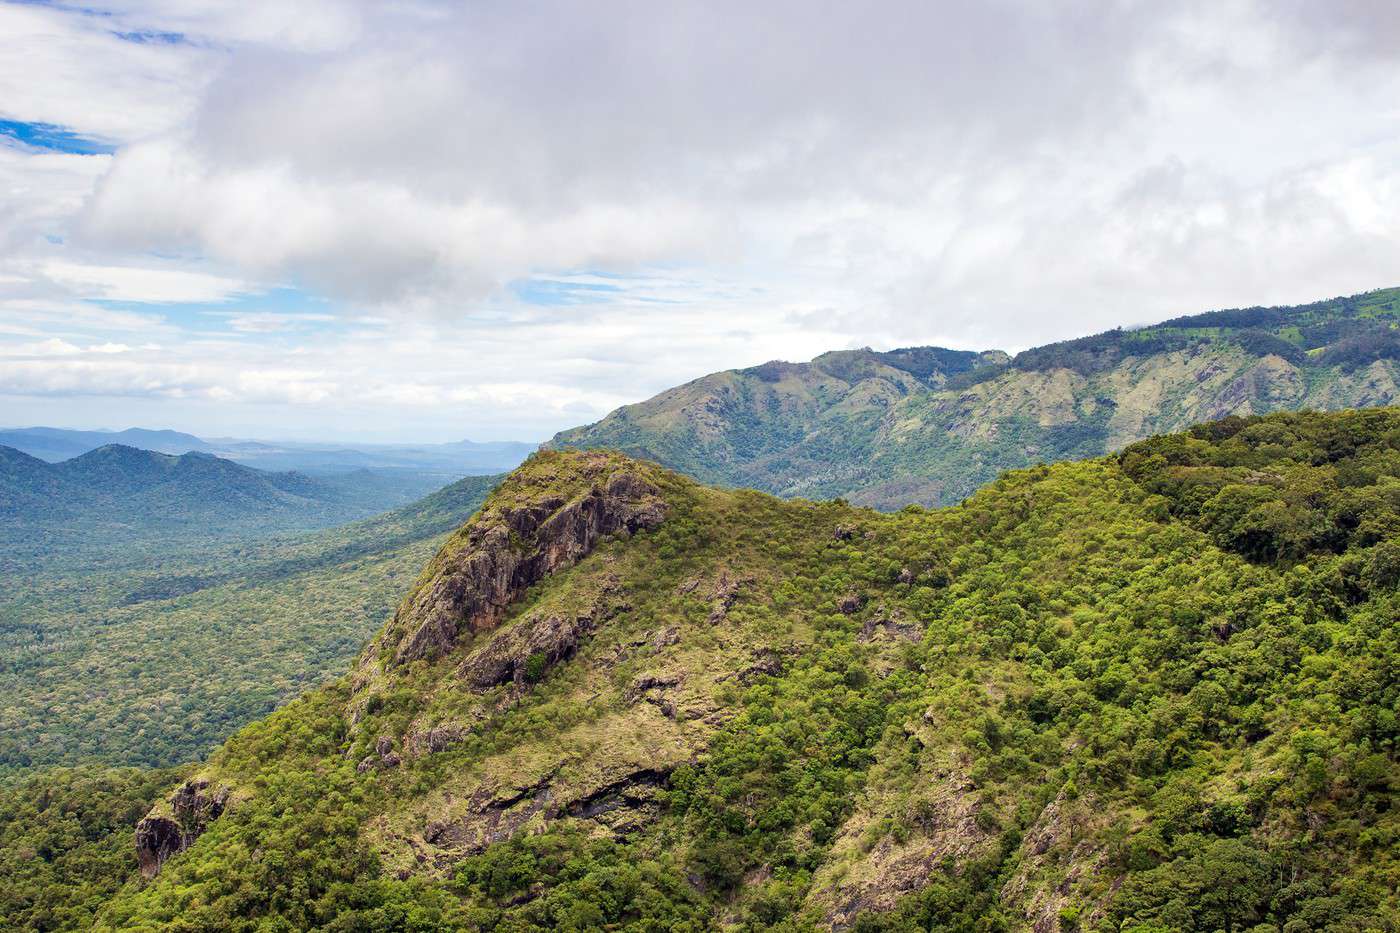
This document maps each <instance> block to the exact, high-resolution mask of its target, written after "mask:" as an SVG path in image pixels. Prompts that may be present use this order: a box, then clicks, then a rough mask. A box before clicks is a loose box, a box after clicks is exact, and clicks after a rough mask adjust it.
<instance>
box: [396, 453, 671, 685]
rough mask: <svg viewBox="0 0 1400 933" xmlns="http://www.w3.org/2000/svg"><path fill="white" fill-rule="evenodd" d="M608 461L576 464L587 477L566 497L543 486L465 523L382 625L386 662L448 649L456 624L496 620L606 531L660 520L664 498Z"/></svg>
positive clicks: (476, 628)
mask: <svg viewBox="0 0 1400 933" xmlns="http://www.w3.org/2000/svg"><path fill="white" fill-rule="evenodd" d="M609 466H610V464H609V463H608V461H606V460H601V461H598V462H596V463H592V462H589V461H585V462H584V463H582V464H581V465H580V467H579V469H580V470H581V471H583V472H584V473H585V474H588V472H589V471H590V469H591V470H592V471H593V473H594V475H591V476H589V478H590V479H592V480H593V483H592V485H591V487H590V488H589V489H588V490H587V492H585V493H584V494H583V495H581V496H577V497H575V498H573V499H571V500H566V499H565V498H564V497H563V496H560V495H558V494H550V493H545V494H543V495H541V496H540V497H539V498H536V499H534V500H533V501H529V502H526V503H524V504H519V505H502V506H500V507H498V508H497V509H495V510H493V511H492V512H491V513H490V514H487V513H483V514H482V516H481V517H480V518H479V519H478V520H477V521H476V522H475V523H474V524H472V525H470V526H469V527H468V528H467V529H466V530H465V535H466V540H465V542H464V544H462V545H459V546H458V547H457V548H456V550H455V551H449V550H448V549H447V548H445V549H444V552H443V553H442V554H440V555H439V558H438V560H437V561H435V563H436V564H437V567H436V571H435V572H434V573H433V574H432V576H431V577H430V578H429V579H428V580H427V581H426V582H425V583H424V584H423V585H422V586H421V587H419V589H418V591H417V592H416V593H415V594H414V596H413V597H412V598H411V599H410V600H409V601H408V602H406V603H405V604H404V605H403V606H402V607H400V609H399V611H398V613H396V614H395V617H394V621H393V622H392V623H391V624H390V626H389V628H388V629H387V631H386V635H389V636H390V637H391V638H394V637H396V638H397V639H398V640H397V642H392V641H391V644H392V645H393V654H392V661H391V662H390V663H391V664H395V665H397V664H404V663H407V662H409V661H413V660H416V659H419V658H431V657H437V656H440V655H442V654H445V653H447V652H448V651H450V650H451V649H452V648H453V646H454V645H456V643H457V638H458V636H459V634H460V633H461V632H462V631H464V630H465V631H469V632H480V631H483V630H485V629H489V628H492V627H494V626H495V625H496V624H498V623H499V622H500V620H501V617H502V616H503V615H504V613H505V611H506V608H507V607H508V606H509V605H510V604H511V603H512V602H514V601H515V600H516V599H517V598H519V597H520V596H521V594H523V593H524V592H525V590H526V589H528V588H529V587H530V586H531V585H532V584H534V583H537V582H539V581H540V580H541V579H543V578H544V577H546V576H548V575H549V574H551V573H554V572H555V571H558V570H562V569H565V568H567V567H570V566H572V565H573V564H575V563H577V562H578V561H579V560H581V559H582V558H583V557H585V556H587V554H588V553H589V552H590V551H592V550H593V549H594V547H596V546H597V544H598V542H599V541H600V540H602V538H603V537H604V536H606V535H610V534H617V533H619V532H626V533H632V532H636V531H639V530H643V529H650V528H655V527H656V526H657V525H659V524H661V521H662V520H663V519H664V518H665V515H666V504H665V502H664V501H663V500H662V499H661V496H660V493H659V492H658V490H657V488H656V487H655V486H653V485H652V484H651V483H650V482H648V481H647V480H645V479H643V478H642V477H641V476H639V475H637V474H636V473H633V472H630V471H628V470H625V469H624V470H614V471H613V472H611V474H610V475H606V476H604V475H602V474H603V471H604V470H605V469H607V468H608V467H609ZM450 547H451V545H449V548H450Z"/></svg>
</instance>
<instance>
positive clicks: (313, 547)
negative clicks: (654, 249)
mask: <svg viewBox="0 0 1400 933" xmlns="http://www.w3.org/2000/svg"><path fill="white" fill-rule="evenodd" d="M238 469H240V470H241V469H242V468H241V467H240V468H238ZM497 482H499V477H467V478H466V479H463V480H460V481H458V482H456V483H453V484H451V485H450V486H447V487H446V488H444V489H441V490H439V491H438V492H436V493H433V494H432V495H430V496H428V497H426V498H424V499H422V500H420V501H418V502H415V503H413V504H411V505H408V506H404V507H403V508H400V509H397V510H395V511H392V512H389V513H386V514H384V515H379V516H376V517H374V518H371V519H368V520H365V521H362V522H359V523H356V524H351V525H347V526H342V527H339V528H334V529H330V530H326V531H320V532H313V533H309V534H308V533H303V534H300V535H288V536H283V537H280V538H275V539H272V540H259V541H254V542H246V541H244V542H238V541H234V542H230V541H228V540H221V539H219V538H218V537H217V535H216V534H211V535H210V536H209V538H212V540H206V541H205V543H203V544H202V545H199V546H195V545H193V544H189V543H187V544H185V545H184V546H183V547H180V548H176V547H173V546H171V547H165V548H163V549H161V550H160V551H159V556H158V558H156V559H151V558H150V557H149V554H148V553H147V552H146V551H145V550H141V549H136V550H135V551H134V553H131V554H127V555H125V556H123V555H121V554H113V553H112V552H111V551H110V550H104V551H102V552H101V553H100V556H94V555H95V551H96V548H95V547H94V548H88V549H79V550H78V551H77V553H71V552H69V551H67V550H65V551H60V552H54V553H49V554H46V555H43V556H42V558H41V560H40V563H39V564H38V565H37V567H36V566H30V565H21V566H19V567H17V568H15V569H9V568H8V567H6V566H5V565H4V563H3V562H0V779H3V778H4V777H6V776H7V775H8V774H10V773H13V772H15V771H17V770H20V769H24V768H33V767H40V766H47V765H54V764H76V763H80V762H101V763H105V764H134V765H144V766H166V765H171V764H176V763H179V762H186V761H190V760H193V759H195V758H198V757H201V756H202V755H204V754H207V753H208V751H209V750H210V749H212V748H213V747H214V746H216V745H217V744H218V743H220V742H221V741H223V740H224V739H225V738H227V737H228V736H229V735H230V734H231V733H233V732H234V731H235V730H237V729H238V728H239V727H241V726H243V725H245V724H246V723H248V722H250V721H252V720H254V719H256V718H258V717H260V716H264V715H266V714H267V713H268V712H270V711H271V710H273V709H274V708H276V707H277V706H279V705H281V704H282V703H284V702H286V701H287V700H288V699H290V698H292V697H294V696H296V695H297V694H298V693H300V692H302V691H303V690H306V689H307V688H309V687H312V686H315V685H317V684H320V683H323V682H325V681H326V680H327V679H329V678H333V677H336V676H338V675H339V674H340V673H341V672H342V671H343V670H344V666H345V664H346V663H347V662H348V661H349V660H350V659H351V658H353V657H354V656H355V653H356V652H357V651H358V650H359V649H360V647H361V646H362V645H363V644H364V641H365V639H366V638H368V637H369V636H370V635H372V634H373V633H374V631H375V630H376V629H377V628H378V627H379V626H380V625H381V624H382V622H383V619H384V616H385V614H387V613H388V612H389V611H390V610H391V609H392V607H393V605H394V603H395V601H396V600H397V599H398V598H399V596H400V595H401V594H402V593H403V591H404V589H405V588H406V587H407V586H408V585H409V584H410V583H411V582H412V581H413V579H414V577H415V576H416V574H417V573H418V570H419V568H421V567H422V566H423V564H424V562H425V561H427V560H428V558H429V557H430V556H431V555H432V554H433V552H434V551H435V550H436V549H437V547H438V545H439V544H441V542H442V539H443V537H444V536H445V535H446V534H447V532H449V531H450V530H452V529H453V528H456V527H457V526H459V525H460V524H461V523H462V522H463V521H465V520H466V519H467V518H468V517H469V516H470V515H471V514H472V513H473V512H474V511H476V509H477V507H478V506H479V505H480V504H481V502H482V500H483V499H484V498H485V497H486V493H487V492H488V491H489V490H490V489H491V487H492V486H494V485H495V484H496V483H497Z"/></svg>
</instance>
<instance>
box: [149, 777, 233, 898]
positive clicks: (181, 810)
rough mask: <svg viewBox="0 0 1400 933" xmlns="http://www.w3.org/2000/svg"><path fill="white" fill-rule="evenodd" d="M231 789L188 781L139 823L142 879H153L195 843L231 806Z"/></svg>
mask: <svg viewBox="0 0 1400 933" xmlns="http://www.w3.org/2000/svg"><path fill="white" fill-rule="evenodd" d="M229 792H230V789H229V788H227V787H219V788H215V789H211V787H210V783H209V782H208V781H207V780H203V779H195V780H191V781H186V782H185V783H183V784H181V785H180V786H179V787H178V788H176V789H175V792H174V793H173V794H171V795H170V797H169V798H167V800H166V801H165V802H164V803H163V804H160V805H158V806H156V807H155V809H153V810H152V811H151V812H150V813H148V814H147V815H146V816H145V817H144V818H143V819H142V820H141V822H139V823H137V824H136V860H137V862H138V863H139V864H140V866H141V876H142V877H143V878H148V879H149V878H154V877H155V876H156V875H157V874H158V873H159V872H160V867H161V866H162V865H164V864H165V860H166V859H168V858H170V856H172V855H175V854H176V853H177V852H183V851H184V850H185V849H188V848H189V847H190V846H191V845H193V844H194V841H195V840H196V839H198V838H199V836H200V834H201V833H203V832H204V830H205V828H206V827H208V825H209V824H210V823H211V822H212V821H214V820H216V819H218V818H219V815H220V814H222V813H223V812H224V807H225V806H226V805H227V804H228V798H229Z"/></svg>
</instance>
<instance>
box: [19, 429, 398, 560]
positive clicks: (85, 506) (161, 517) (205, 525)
mask: <svg viewBox="0 0 1400 933" xmlns="http://www.w3.org/2000/svg"><path fill="white" fill-rule="evenodd" d="M396 495H397V494H396V493H393V491H392V490H386V489H385V488H382V484H381V485H376V479H375V477H373V476H372V475H352V476H347V477H338V478H335V479H320V478H313V477H309V476H306V475H304V474H301V473H295V472H281V473H270V472H266V471H263V470H255V469H253V468H251V467H247V466H243V465H242V464H238V463H234V462H232V461H230V460H224V459H222V458H219V457H215V456H213V455H211V454H206V453H186V454H181V455H180V456H172V455H170V454H163V453H156V452H154V451H150V450H142V449H139V448H135V447H128V446H125V445H122V444H109V445H107V446H105V447H99V448H97V449H96V450H90V451H88V452H87V453H84V454H82V455H81V456H78V457H74V458H72V459H70V460H64V461H62V462H59V463H48V462H45V461H43V460H40V459H38V458H37V457H32V456H30V455H28V454H26V453H23V452H21V451H18V450H15V449H14V448H10V447H0V555H3V559H5V560H7V561H14V560H21V559H23V558H24V556H25V555H26V554H30V555H43V554H44V553H45V552H46V551H48V550H51V549H54V548H60V547H69V548H71V547H77V548H80V549H88V548H95V547H100V546H103V545H106V546H116V545H121V544H123V543H140V544H142V545H146V544H149V543H150V542H151V541H152V539H155V538H159V537H161V536H167V537H168V536H177V537H179V536H193V537H195V538H199V539H205V540H213V539H218V538H226V537H229V536H237V535H241V534H248V533H257V534H266V533H270V532H274V531H303V530H307V529H311V528H318V527H326V526H328V525H335V524H341V523H343V522H347V521H353V520H355V519H359V518H364V517H367V516H369V515H372V514H375V513H377V512H381V511H383V510H384V509H385V507H386V499H388V500H390V503H392V502H393V501H394V499H395V497H396ZM399 501H401V500H399Z"/></svg>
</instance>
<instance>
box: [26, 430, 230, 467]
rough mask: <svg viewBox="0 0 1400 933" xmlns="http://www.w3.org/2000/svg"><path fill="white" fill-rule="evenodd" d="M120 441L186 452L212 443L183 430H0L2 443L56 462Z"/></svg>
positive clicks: (208, 448) (206, 446) (144, 448)
mask: <svg viewBox="0 0 1400 933" xmlns="http://www.w3.org/2000/svg"><path fill="white" fill-rule="evenodd" d="M111 444H121V445H124V446H126V447H140V448H141V449H143V450H154V451H156V452H157V453H164V454H183V453H189V452H190V451H192V450H197V451H204V452H206V453H207V452H209V451H210V450H211V449H212V448H211V447H210V445H209V444H207V443H205V442H204V441H202V440H200V439H199V438H197V437H195V436H194V435H193V434H184V433H182V432H180V431H168V430H163V431H151V430H147V429H145V428H128V429H127V430H125V431H73V430H69V429H66V428H43V427H38V428H11V429H9V430H0V446H5V447H13V448H15V449H16V450H22V451H24V452H25V453H27V454H30V455H31V456H34V457H38V458H40V459H41V460H48V461H49V462H51V463H53V462H57V461H59V460H69V459H72V458H73V457H78V456H81V455H83V454H85V453H87V452H88V451H90V450H96V449H97V448H99V447H106V446H108V445H111Z"/></svg>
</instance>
